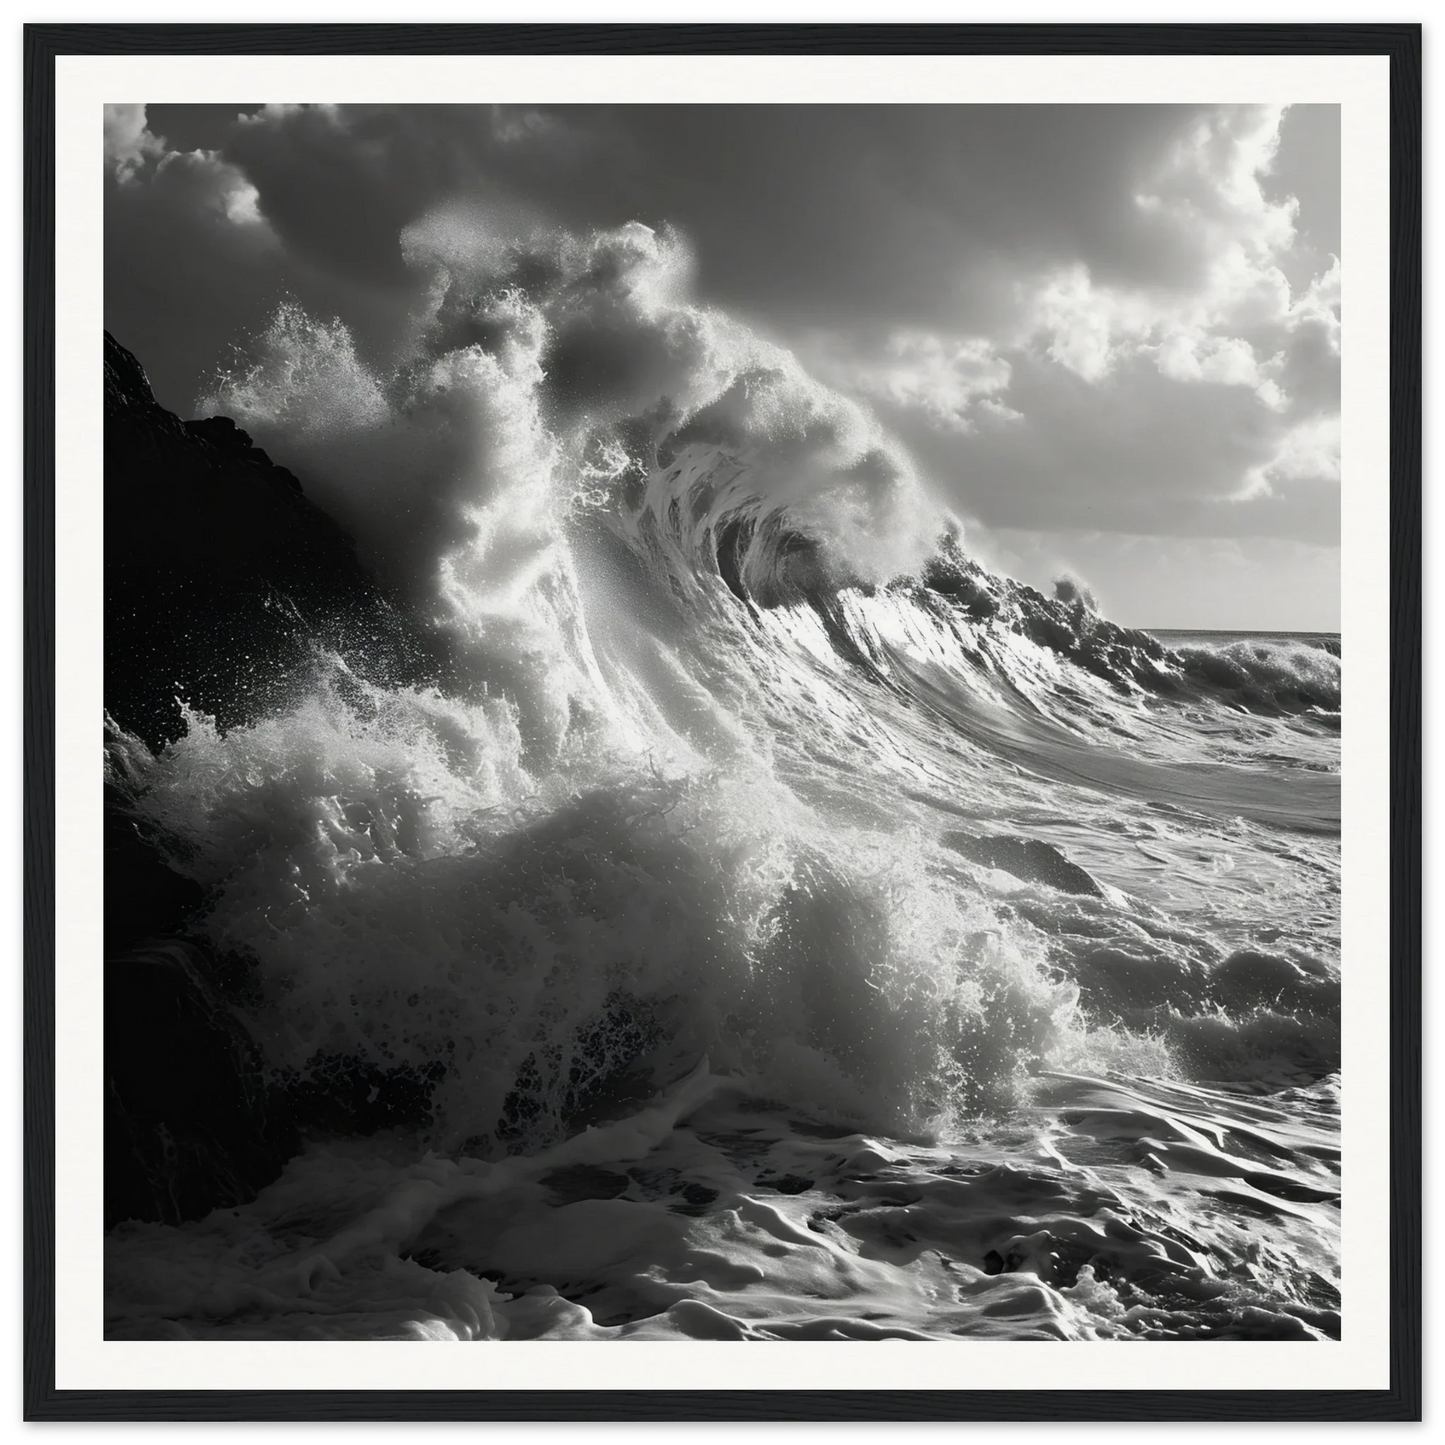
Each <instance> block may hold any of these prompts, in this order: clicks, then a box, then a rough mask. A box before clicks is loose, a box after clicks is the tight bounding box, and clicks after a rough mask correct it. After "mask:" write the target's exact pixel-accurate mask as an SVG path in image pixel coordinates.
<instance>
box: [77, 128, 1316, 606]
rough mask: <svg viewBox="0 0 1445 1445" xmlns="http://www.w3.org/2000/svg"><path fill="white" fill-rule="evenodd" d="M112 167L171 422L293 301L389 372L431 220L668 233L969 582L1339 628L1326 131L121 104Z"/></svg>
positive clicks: (110, 284)
mask: <svg viewBox="0 0 1445 1445" xmlns="http://www.w3.org/2000/svg"><path fill="white" fill-rule="evenodd" d="M105 154H106V187H107V209H106V225H107V251H106V266H107V271H106V325H107V327H108V328H109V329H110V330H111V331H112V332H113V333H114V334H115V335H116V337H117V338H118V339H119V340H120V341H121V342H122V343H124V344H125V345H127V346H129V347H130V348H131V349H132V350H133V351H135V352H136V353H137V355H138V356H139V357H140V359H141V361H142V362H143V363H144V364H145V366H146V368H147V370H148V372H149V373H150V376H151V380H152V382H153V384H154V386H155V389H156V392H157V395H158V397H159V398H160V400H161V401H162V402H163V403H164V404H165V405H167V406H169V407H172V408H173V409H175V410H177V411H179V412H181V413H182V414H183V415H193V414H195V409H196V405H197V400H198V398H199V397H201V396H203V395H204V394H206V393H207V391H208V390H211V389H212V383H213V381H214V377H215V375H216V371H217V368H218V367H220V366H223V365H226V364H227V363H229V362H232V361H233V360H234V358H235V357H236V356H237V355H238V353H239V354H240V355H242V356H244V355H245V354H246V352H247V348H248V346H250V345H252V344H253V341H254V338H255V337H257V336H258V335H259V333H260V332H261V330H262V329H263V328H264V326H265V324H266V322H267V320H268V318H269V317H270V316H271V315H272V314H273V313H274V312H275V310H276V307H277V306H278V305H279V304H280V303H282V302H283V301H286V300H292V301H296V302H299V303H300V305H302V306H303V307H305V308H306V309H307V310H308V311H309V312H311V313H312V314H313V315H317V316H320V317H323V318H330V317H339V318H341V319H342V320H343V321H344V322H345V323H346V325H347V326H348V327H349V328H350V330H351V332H352V334H353V335H354V337H355V339H356V345H357V349H358V351H359V353H360V354H361V356H362V357H363V358H365V359H367V360H369V361H371V362H372V363H373V364H374V365H376V366H378V367H385V366H386V365H387V364H388V358H389V354H390V353H391V352H392V351H393V350H394V348H395V346H396V342H397V338H398V337H399V336H401V335H402V334H404V333H405V331H406V328H407V324H408V318H409V317H411V316H412V315H414V314H415V312H416V310H417V307H418V305H419V304H420V303H421V300H422V298H423V294H424V292H425V288H426V286H427V277H426V276H425V275H423V274H420V273H419V272H418V271H417V270H415V269H414V268H412V267H410V266H409V265H408V264H407V261H406V258H405V256H404V254H403V245H402V241H401V233H402V232H403V230H404V229H405V228H407V227H408V226H410V225H412V224H413V223H415V222H417V221H419V220H421V219H422V218H423V217H426V216H428V215H431V214H434V213H435V212H437V210H438V208H447V209H448V210H450V212H451V213H452V214H461V215H463V216H468V215H470V216H475V217H478V218H483V219H484V221H485V224H488V225H492V226H502V227H504V228H511V229H512V230H513V231H516V230H518V229H519V228H528V227H530V228H536V227H556V226H562V227H565V228H567V229H569V230H573V231H586V230H588V229H589V228H592V227H597V226H609V227H610V226H617V225H621V224H622V223H624V222H627V221H632V220H638V221H642V222H644V223H645V224H647V225H649V226H653V227H660V226H663V225H670V226H672V227H675V228H676V229H677V230H679V231H681V232H682V233H683V235H684V236H685V237H686V238H687V240H688V241H689V242H690V245H691V248H692V252H693V255H694V258H695V274H694V279H693V286H694V291H695V294H696V295H697V296H698V297H699V299H701V300H702V301H704V302H708V303H714V304H717V305H719V306H722V307H725V308H726V309H727V310H729V311H730V312H732V313H733V314H735V315H738V316H740V317H743V318H745V319H746V320H747V321H748V322H750V323H751V324H752V325H753V326H754V327H755V328H756V329H757V330H759V331H761V332H763V333H764V334H765V335H766V336H768V337H770V338H771V339H773V340H775V341H777V342H780V343H781V344H783V345H786V346H788V347H789V348H791V349H792V350H793V351H794V352H796V353H797V354H798V356H799V357H800V358H801V359H802V360H803V362H804V364H805V365H806V366H807V367H808V368H809V369H810V370H811V371H812V372H813V373H814V374H815V375H817V376H818V377H819V378H820V379H822V380H825V381H826V382H828V383H829V384H831V385H832V386H834V387H836V388H837V389H839V390H840V391H843V392H845V393H847V394H849V395H851V396H853V397H855V398H857V399H859V400H861V401H863V402H865V403H866V404H867V405H868V406H870V407H871V408H872V409H873V411H874V412H875V413H876V414H877V415H878V416H879V417H880V419H881V420H882V421H883V422H884V423H885V424H886V425H887V426H888V427H889V428H890V430H891V431H892V432H893V433H894V434H895V435H896V436H897V437H898V438H900V439H901V441H902V442H903V444H904V445H905V446H906V447H907V449H908V450H909V452H910V453H911V454H912V456H913V457H914V459H915V461H916V463H917V465H918V468H919V470H920V471H921V472H922V473H923V474H924V476H925V477H926V478H927V479H928V481H929V483H930V485H931V486H932V487H933V488H934V490H935V491H936V493H937V495H938V496H939V497H940V498H941V499H942V500H943V501H944V503H945V504H946V505H947V506H948V507H950V508H951V509H952V510H954V511H956V512H957V513H958V514H959V515H960V516H962V517H963V518H964V519H965V521H966V524H967V532H968V536H969V539H970V545H971V547H972V548H973V550H975V551H976V552H977V553H978V554H980V555H981V556H983V557H984V558H985V560H987V561H988V562H989V563H990V564H992V565H994V566H996V567H1001V568H1002V569H1003V570H1005V571H1007V572H1010V573H1012V574H1013V575H1015V576H1017V577H1020V578H1022V579H1023V580H1026V581H1029V582H1033V583H1035V584H1037V585H1042V586H1047V584H1048V582H1049V581H1050V580H1051V579H1052V578H1053V577H1055V576H1058V575H1060V574H1063V573H1069V574H1072V575H1074V576H1076V577H1079V578H1081V579H1083V580H1084V581H1085V582H1087V583H1088V584H1089V585H1090V586H1091V587H1092V588H1093V590H1094V592H1095V593H1096V595H1097V596H1098V597H1099V600H1100V602H1101V604H1102V607H1103V610H1104V611H1105V612H1106V613H1108V614H1109V615H1111V616H1113V617H1114V618H1116V619H1117V620H1119V621H1122V622H1126V623H1131V624H1135V625H1143V626H1150V625H1152V626H1156V627H1205V628H1210V627H1220V628H1234V627H1238V628H1251V627H1257V628H1300V629H1334V628H1335V627H1337V626H1338V615H1339V549H1338V543H1339V482H1340V461H1339V457H1340V436H1339V432H1340V427H1339V335H1340V321H1339V314H1340V306H1339V296H1340V263H1339V259H1338V257H1339V249H1340V248H1339V221H1340V217H1339V113H1338V108H1337V107H1324V106H1302V107H1293V108H1289V109H1284V110H1281V109H1278V108H1272V109H1271V108H1258V107H1225V108H1209V107H1196V106H1163V107H1160V106H1140V105H1129V106H1069V107H1054V106H1047V105H1031V106H1007V107H991V106H970V105H957V106H856V107H833V106H786V107H770V106H699V107H674V106H623V107H606V108H591V107H559V108H555V109H541V108H535V109H528V108H506V109H503V108H496V107H491V106H407V107H369V106H361V107H330V106H315V107H294V106H293V107H265V108H261V107H258V106H253V105H238V104H230V105H217V106H189V105H185V106H182V105H153V106H149V107H146V106H143V105H136V106H117V107H111V108H109V110H108V112H107V119H106V147H105Z"/></svg>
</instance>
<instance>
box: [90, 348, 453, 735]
mask: <svg viewBox="0 0 1445 1445" xmlns="http://www.w3.org/2000/svg"><path fill="white" fill-rule="evenodd" d="M105 558H106V561H105V607H106V618H105V623H106V627H105V668H106V675H105V700H106V708H107V710H108V711H109V713H110V715H111V716H112V717H113V718H114V719H115V720H116V722H118V723H119V724H120V725H121V726H122V727H123V728H125V729H126V730H127V731H128V732H131V733H134V734H135V735H136V736H138V737H140V738H142V739H143V740H144V741H145V742H146V743H147V744H148V745H149V746H151V747H152V748H155V747H158V746H160V745H161V744H163V743H165V742H169V741H171V740H173V739H174V738H176V737H177V736H179V735H180V733H181V732H183V731H184V722H183V720H182V715H181V710H180V706H179V704H178V702H177V699H178V698H180V699H184V700H185V701H186V702H187V703H189V704H190V705H191V706H192V707H195V708H197V709H198V710H200V711H202V712H205V713H208V714H210V715H212V716H214V717H215V718H216V719H217V721H218V722H219V723H220V724H221V726H223V727H227V726H234V725H236V724H238V723H242V722H246V721H249V720H251V719H253V718H255V717H257V716H260V715H263V714H264V713H266V712H268V711H271V710H273V709H274V708H276V707H278V706H281V705H283V704H284V703H285V702H286V701H287V699H288V697H289V696H290V695H291V694H292V692H293V691H294V690H295V688H296V686H297V684H298V682H299V681H300V680H302V679H303V678H304V676H305V675H306V674H307V673H308V672H309V670H310V668H311V667H312V665H313V657H314V655H315V651H316V649H317V648H324V649H330V650H333V651H335V652H338V653H340V654H341V655H342V656H344V657H345V658H346V660H347V662H348V664H349V665H350V666H351V668H352V669H353V671H355V672H356V673H357V674H359V675H361V676H364V677H372V678H375V680H377V681H379V682H385V683H395V682H399V681H421V680H426V679H430V678H434V677H438V676H439V675H440V673H441V672H442V670H443V668H444V659H443V650H442V648H441V645H440V643H439V640H438V639H437V638H436V637H435V635H434V634H433V633H432V632H431V630H430V629H429V628H428V627H426V626H425V625H424V624H423V623H421V622H420V621H419V620H418V619H416V618H414V617H412V616H410V615H409V614H408V613H407V612H406V611H405V610H404V609H402V608H401V607H399V606H398V605H397V604H396V603H395V602H394V601H393V600H392V599H390V598H389V597H388V596H387V595H386V594H385V593H384V592H383V591H382V590H381V589H380V588H379V587H378V586H377V584H376V582H375V581H374V580H373V579H372V577H371V576H370V574H369V573H368V572H367V571H366V569H365V568H364V567H363V566H362V565H361V563H360V562H359V561H358V559H357V556H356V550H355V548H354V546H353V545H352V542H351V539H350V538H349V537H348V536H347V535H346V533H345V532H343V531H342V529H341V528H340V527H339V526H338V525H337V524H336V523H335V522H334V521H333V520H332V519H331V518H330V517H329V516H327V514H326V513H325V512H323V511H322V510H321V509H320V508H319V507H317V506H315V505H314V504H313V503H312V502H310V501H309V500H308V499H307V497H306V496H305V494H304V493H303V491H302V488H301V484H300V482H299V481H298V480H297V479H296V477H295V476H294V475H293V474H292V473H291V472H290V471H288V470H287V469H286V468H285V467H283V466H278V465H277V464H276V463H275V462H273V461H272V460H271V458H270V457H268V456H267V455H266V453H265V452H264V451H262V450H261V448H259V447H257V446H255V445H253V443H252V441H251V439H250V437H249V436H247V435H246V433H245V432H244V431H242V430H241V429H240V428H239V427H238V426H236V424H235V423H234V422H232V421H231V420H230V419H229V418H226V417H210V418H207V419H205V420H201V421H189V422H187V421H182V420H181V419H180V418H179V417H177V416H176V415H175V414H174V413H172V412H169V411H167V410H166V409H165V408H164V407H162V406H160V405H159V404H158V403H157V402H156V400H155V398H154V396H153V395H152V394H151V389H150V384H149V383H148V382H147V380H146V376H145V372H144V371H143V370H142V368H141V365H140V363H139V362H138V361H137V360H136V358H135V357H134V356H133V355H131V353H130V352H129V351H127V350H126V349H125V348H124V347H123V346H121V345H120V344H119V343H118V342H117V341H116V340H115V339H114V338H113V337H111V336H110V335H109V334H107V335H106V338H105Z"/></svg>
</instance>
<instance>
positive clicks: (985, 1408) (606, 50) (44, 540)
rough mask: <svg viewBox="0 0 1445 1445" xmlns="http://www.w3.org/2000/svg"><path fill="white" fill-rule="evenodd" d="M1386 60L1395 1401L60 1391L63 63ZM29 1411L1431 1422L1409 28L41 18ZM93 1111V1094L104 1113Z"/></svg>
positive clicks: (36, 148) (30, 216)
mask: <svg viewBox="0 0 1445 1445" xmlns="http://www.w3.org/2000/svg"><path fill="white" fill-rule="evenodd" d="M709 53H713V54H793V55H816V54H847V55H857V54H870V55H880V56H886V55H902V54H920V53H933V54H959V55H969V54H994V55H1020V54H1022V55H1035V54H1070V55H1099V56H1115V55H1138V54H1159V55H1180V54H1186V55H1187V54H1199V55H1237V54H1254V55H1281V56H1283V55H1300V54H1309V55H1387V56H1388V57H1389V60H1390V157H1389V165H1390V317H1391V319H1390V626H1391V688H1390V741H1391V758H1390V779H1391V807H1390V840H1391V863H1390V907H1391V944H1390V1121H1389V1128H1390V1161H1391V1163H1390V1184H1391V1189H1390V1215H1389V1219H1390V1265H1389V1272H1390V1288H1391V1306H1390V1385H1389V1388H1388V1389H1385V1390H1318V1391H1315V1390H1310V1391H1301V1390H1210V1389H1208V1388H1200V1389H1197V1390H1097V1391H1094V1390H1044V1389H1041V1390H1026V1389H1021V1390H957V1391H953V1390H776V1391H775V1390H667V1389H660V1390H607V1391H572V1390H559V1391H547V1390H535V1391H505V1390H504V1391H460V1390H362V1391H343V1390H235V1391H227V1390H190V1391H187V1390H164V1391H161V1390H144V1391H127V1390H57V1389H56V1388H55V1314H54V1284H55V1213H54V1205H55V1178H54V1163H55V1153H54V1143H55V1137H54V1110H55V1075H54V1067H55V1049H54V1027H55V978H54V962H55V794H54V767H55V732H54V717H55V647H54V621H55V568H54V559H55V445H54V438H55V389H54V365H55V283H56V276H55V226H56V214H55V165H54V142H55V64H54V62H55V58H56V57H57V56H59V55H87V54H89V55H94V54H129V55H152V54H241V55H257V54H286V55H318V56H319V55H338V54H366V55H429V54H446V55H466V54H529V55H532V54H596V55H608V54H709ZM24 64H25V140H24V149H25V260H24V294H25V321H24V354H25V444H24V466H25V472H24V487H25V514H24V546H25V630H24V655H25V677H24V704H25V723H24V749H25V792H24V838H25V891H24V919H25V954H24V980H25V1053H24V1073H25V1105H24V1120H25V1214H24V1261H25V1290H24V1309H25V1356H24V1392H25V1418H26V1419H29V1420H305V1421H311V1420H316V1421H321V1420H466V1419H488V1420H568V1421H603V1420H701V1421H720V1420H750V1419H754V1420H756V1419H767V1420H838V1421H846V1420H908V1421H925V1420H1166V1419H1172V1420H1230V1419H1233V1420H1281V1421H1283V1420H1416V1419H1419V1418H1420V1411H1421V1339H1420V1320H1421V1212H1420V1211H1421V1173H1420V1077H1421V1013H1420V1000H1421V991H1420V930H1421V924H1420V915H1421V876H1420V848H1421V759H1420V579H1421V523H1420V500H1421V394H1420V383H1421V259H1420V225H1421V32H1420V27H1419V26H1418V25H848V26H842V25H737V26H726V25H665V26H664V25H627V26H624V25H337V24H318V25H31V26H27V27H26V29H25V47H24ZM98 1102H99V1101H97V1104H98Z"/></svg>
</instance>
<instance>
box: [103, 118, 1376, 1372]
mask: <svg viewBox="0 0 1445 1445" xmlns="http://www.w3.org/2000/svg"><path fill="white" fill-rule="evenodd" d="M1034 99H1035V100H1036V101H1040V100H1042V101H1045V102H1046V101H1047V97H1035V98H1034ZM95 120H96V130H95V150H94V157H95V164H96V165H97V166H100V165H103V178H102V179H103V186H104V227H105V237H104V250H105V254H104V268H105V277H104V312H105V315H104V335H103V337H102V336H101V335H100V334H99V333H98V332H97V334H96V335H95V340H94V366H95V367H96V368H97V369H99V368H102V367H103V376H104V546H105V561H104V592H105V603H104V606H105V615H104V669H105V675H104V702H105V717H104V740H103V756H101V757H93V758H92V760H91V762H90V763H89V764H87V766H92V767H94V768H95V769H97V770H98V769H101V768H102V767H103V770H104V789H105V805H104V829H105V838H104V934H105V964H104V1019H105V1039H104V1073H105V1095H104V1110H105V1112H104V1229H105V1231H106V1233H105V1286H104V1288H105V1315H104V1319H105V1325H104V1328H105V1337H106V1339H107V1340H115V1341H137V1340H139V1341H261V1340H289V1341H316V1340H330V1341H337V1340H342V1341H348V1340H349V1341H355V1340H361V1341H389V1340H413V1341H459V1340H460V1341H479V1342H485V1341H495V1340H506V1341H559V1342H577V1341H596V1342H601V1341H608V1342H616V1343H617V1344H618V1345H619V1346H620V1347H622V1348H620V1349H619V1351H618V1353H619V1355H624V1356H625V1355H626V1353H627V1351H626V1348H625V1347H626V1346H627V1344H628V1343H629V1342H636V1341H677V1342H682V1343H684V1344H685V1343H686V1342H689V1341H713V1342H716V1341H752V1342H759V1343H766V1342H770V1341H793V1342H796V1341H838V1342H844V1341H903V1342H910V1341H949V1342H956V1343H957V1345H958V1346H959V1348H960V1351H961V1353H962V1354H964V1355H965V1356H966V1354H967V1348H968V1344H969V1342H974V1341H993V1342H999V1341H1009V1342H1013V1341H1077V1342H1090V1341H1140V1342H1158V1341H1295V1342H1314V1343H1321V1344H1323V1343H1325V1342H1331V1341H1338V1340H1340V1338H1341V1336H1342V1333H1343V1332H1347V1331H1348V1328H1349V1323H1348V1322H1349V1319H1350V1313H1349V1300H1350V1293H1349V1288H1348V1286H1349V1281H1348V1280H1342V1272H1341V1258H1342V1255H1341V1208H1340V1200H1341V1190H1342V1175H1341V1167H1340V1166H1341V1130H1340V1118H1341V1101H1342V1099H1344V1098H1346V1097H1347V1096H1348V1093H1349V1090H1350V1089H1351V1083H1352V1080H1351V1074H1350V1071H1349V1070H1348V1069H1345V1070H1342V1068H1341V1052H1342V1050H1341V1007H1340V1000H1341V982H1342V965H1341V957H1342V947H1341V937H1342V934H1341V916H1342V886H1341V880H1342V870H1341V835H1342V829H1341V817H1342V814H1341V766H1340V757H1341V736H1342V720H1343V726H1344V728H1345V730H1346V731H1347V730H1348V727H1349V717H1350V706H1351V701H1350V699H1353V698H1354V696H1355V695H1354V694H1351V693H1349V691H1348V689H1347V688H1345V686H1344V683H1343V673H1344V669H1345V668H1346V667H1347V666H1350V665H1353V663H1354V661H1355V659H1354V658H1353V656H1351V657H1349V658H1346V657H1344V656H1343V655H1342V648H1341V640H1340V639H1341V595H1342V575H1341V485H1342V454H1343V455H1345V456H1347V457H1348V456H1350V455H1351V453H1350V451H1349V449H1348V447H1345V448H1344V449H1343V453H1342V423H1341V390H1340V384H1341V359H1342V350H1347V349H1348V342H1346V343H1345V345H1344V347H1343V348H1342V339H1341V337H1342V311H1341V294H1342V288H1343V287H1344V285H1345V284H1346V282H1345V278H1346V277H1347V276H1348V274H1349V266H1350V264H1351V257H1350V255H1349V254H1347V253H1346V249H1345V248H1344V247H1342V244H1341V226H1342V216H1341V116H1340V106H1338V105H1325V104H1314V103H1305V104H1283V103H1282V104H1278V105H1268V104H1233V103H1231V104H1197V103H1193V102H1190V103H1182V102H1181V103H1177V104H1139V103H1132V104H1113V103H1105V102H1103V101H1101V102H1099V103H1092V104H1074V103H1067V104H1065V103H1060V104H1053V103H1030V104H1016V105H1006V104H1005V105H995V104H970V103H958V104H951V105H943V104H934V103H918V104H899V103H886V104H867V103H859V104H833V103H828V104H811V105H803V104H734V105H720V104H713V103H698V104H673V103H667V104H648V103H637V104H615V105H584V104H553V103H538V104H536V105H527V104H506V105H499V104H491V103H483V102H480V101H479V102H478V103H472V104H451V103H445V104H443V103H437V104H369V103H368V104H357V103H345V104H341V103H338V104H328V103H322V102H316V103H305V104H279V103H272V104H264V105H262V104H253V103H248V102H247V101H246V99H245V97H244V96H240V97H237V98H236V99H235V100H226V98H225V96H224V93H222V94H220V95H217V96H215V97H213V99H212V100H211V101H210V102H209V103H204V104H201V103H176V102H170V103H146V102H144V100H138V101H136V102H135V103H124V104H122V103H114V104H110V105H107V106H106V108H105V112H104V123H103V133H102V130H101V128H100V116H99V115H98V114H97V115H96V117H95ZM102 352H103V354H102ZM1342 696H1344V697H1345V699H1346V700H1345V701H1343V702H1342ZM1350 966H1351V967H1354V968H1358V969H1365V970H1368V969H1370V968H1375V969H1376V970H1377V971H1378V974H1379V977H1380V979H1381V980H1382V986H1383V980H1385V978H1386V977H1387V970H1388V957H1387V943H1386V942H1385V941H1384V940H1382V941H1381V943H1380V953H1379V957H1378V958H1377V959H1374V960H1371V959H1370V958H1368V957H1352V958H1351V961H1350ZM1352 1057H1353V1056H1352ZM1382 1248H1383V1245H1382ZM563 1353H565V1352H559V1356H560V1355H561V1354H563ZM1146 1353H1147V1352H1146ZM1201 1383H1207V1382H1205V1381H1201Z"/></svg>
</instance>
